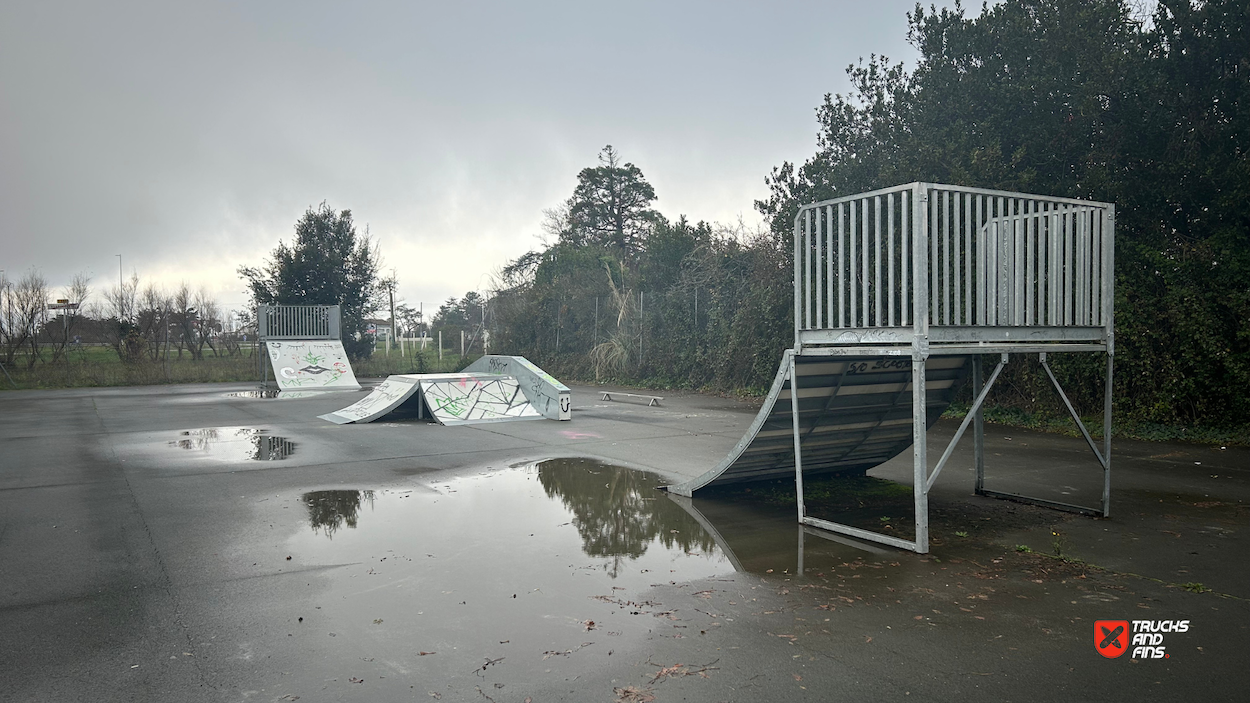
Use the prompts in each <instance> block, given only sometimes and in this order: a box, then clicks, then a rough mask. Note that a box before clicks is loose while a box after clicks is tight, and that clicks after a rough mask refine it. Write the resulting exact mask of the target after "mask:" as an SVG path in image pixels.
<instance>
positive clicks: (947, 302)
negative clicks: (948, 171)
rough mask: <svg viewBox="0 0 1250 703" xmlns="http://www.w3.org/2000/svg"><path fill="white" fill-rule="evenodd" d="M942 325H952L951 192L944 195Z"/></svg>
mask: <svg viewBox="0 0 1250 703" xmlns="http://www.w3.org/2000/svg"><path fill="white" fill-rule="evenodd" d="M942 195H943V197H942V246H943V247H945V251H944V252H943V253H942V324H944V325H949V324H951V287H952V284H951V192H950V191H949V190H948V191H946V192H945V193H943V194H942Z"/></svg>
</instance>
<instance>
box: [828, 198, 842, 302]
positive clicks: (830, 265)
mask: <svg viewBox="0 0 1250 703" xmlns="http://www.w3.org/2000/svg"><path fill="white" fill-rule="evenodd" d="M825 281H826V283H825V296H826V298H827V300H828V301H829V302H828V305H826V306H825V309H826V310H827V311H828V313H829V320H828V323H827V324H826V326H827V327H833V287H834V286H835V285H837V282H838V279H837V278H835V277H834V275H833V206H832V205H829V206H826V207H825ZM838 326H839V327H841V326H842V325H841V323H839V324H838Z"/></svg>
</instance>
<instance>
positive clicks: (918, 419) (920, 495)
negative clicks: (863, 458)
mask: <svg viewBox="0 0 1250 703" xmlns="http://www.w3.org/2000/svg"><path fill="white" fill-rule="evenodd" d="M911 384H912V385H911V388H912V392H911V407H912V415H911V424H912V447H913V451H912V494H913V495H914V497H915V501H916V551H917V552H920V553H921V554H924V553H926V552H928V551H929V494H928V493H926V492H925V484H927V483H928V465H929V452H928V432H927V430H928V427H929V423H928V399H927V397H926V393H925V359H924V358H922V357H921V356H920V355H919V354H917V353H914V352H913V356H912V361H911Z"/></svg>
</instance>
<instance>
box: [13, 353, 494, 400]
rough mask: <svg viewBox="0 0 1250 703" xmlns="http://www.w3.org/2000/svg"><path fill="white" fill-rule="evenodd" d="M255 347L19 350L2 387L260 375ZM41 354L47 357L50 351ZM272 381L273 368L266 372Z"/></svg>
mask: <svg viewBox="0 0 1250 703" xmlns="http://www.w3.org/2000/svg"><path fill="white" fill-rule="evenodd" d="M254 352H255V350H253V349H245V350H244V353H243V355H242V356H220V357H218V356H213V355H212V353H211V352H210V353H208V354H207V355H206V356H205V357H204V358H203V359H200V360H195V359H192V358H191V356H190V354H187V353H184V354H183V356H182V358H181V359H179V358H178V356H177V354H176V353H175V354H171V355H170V358H168V359H161V360H159V361H154V360H150V359H144V360H142V361H135V362H123V361H121V360H120V359H119V358H118V356H117V352H115V351H114V350H113V349H112V348H111V347H104V346H83V347H79V348H77V349H74V350H72V351H71V352H70V353H69V354H68V355H67V357H66V358H64V359H61V360H58V361H57V362H56V363H55V364H52V363H48V362H47V361H43V360H37V361H36V362H35V364H34V366H29V359H30V357H29V356H18V357H17V358H16V359H15V360H14V363H13V365H12V366H9V365H8V364H5V367H4V368H5V370H6V371H8V374H9V377H10V378H11V380H10V378H4V377H3V376H0V390H13V389H14V388H15V387H16V388H19V389H35V388H79V387H90V386H142V385H153V384H161V383H225V382H247V381H255V382H259V381H260V380H261V370H262V367H260V366H259V365H258V364H257V361H258V359H257V357H256V356H255V355H254ZM50 356H51V355H50V354H45V357H50ZM474 358H476V356H469V357H465V358H463V359H462V358H461V357H460V356H459V355H458V354H452V353H449V352H443V359H442V360H441V361H440V360H439V359H438V354H437V352H434V351H426V352H424V353H421V352H414V351H413V350H409V353H408V354H407V355H406V356H404V355H400V354H399V352H398V350H391V354H390V355H389V356H387V355H386V354H385V353H383V352H378V353H375V354H374V356H373V358H371V359H367V360H365V361H359V362H356V363H354V364H352V370H353V371H354V372H355V374H356V376H357V377H360V378H371V377H379V376H386V375H389V374H393V373H438V372H446V371H456V370H458V369H461V368H463V367H464V366H465V365H467V364H468V363H469V362H470V361H472V360H473V359H474ZM269 378H270V381H272V380H273V372H272V371H270V372H269Z"/></svg>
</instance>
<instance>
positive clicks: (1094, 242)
mask: <svg viewBox="0 0 1250 703" xmlns="http://www.w3.org/2000/svg"><path fill="white" fill-rule="evenodd" d="M1090 225H1091V231H1092V232H1093V234H1092V235H1091V239H1090V247H1089V252H1090V266H1089V273H1090V279H1091V280H1090V285H1089V294H1090V305H1089V312H1090V316H1091V317H1090V324H1091V325H1095V326H1097V325H1101V324H1102V212H1101V210H1095V211H1093V212H1091V213H1090Z"/></svg>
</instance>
